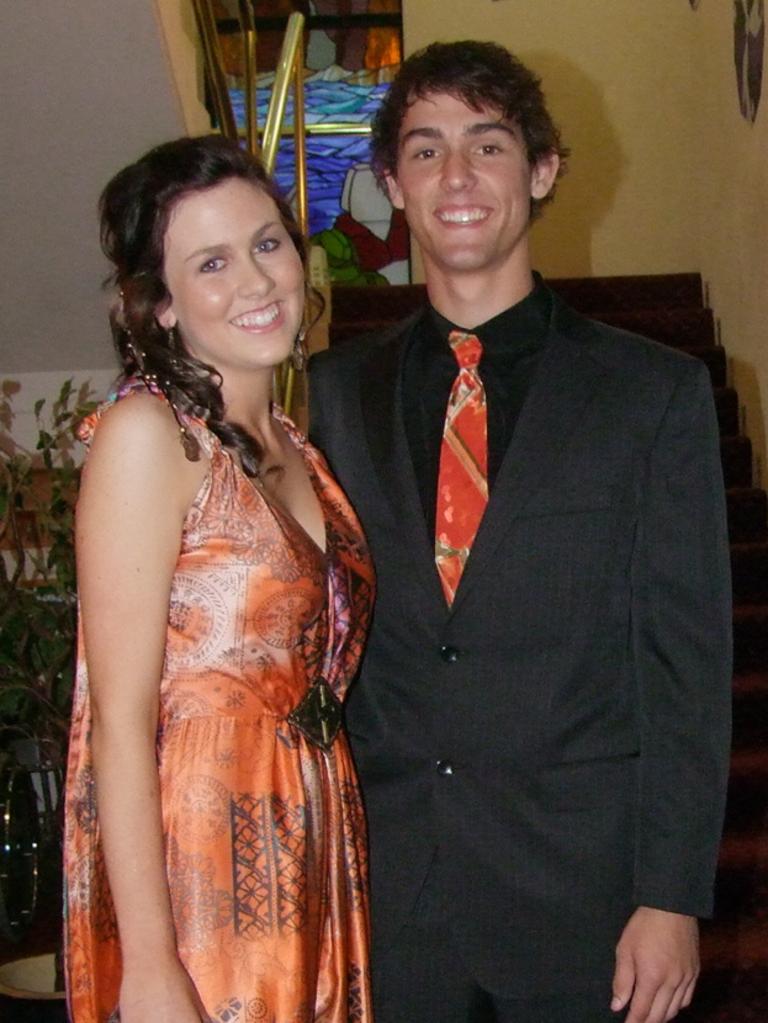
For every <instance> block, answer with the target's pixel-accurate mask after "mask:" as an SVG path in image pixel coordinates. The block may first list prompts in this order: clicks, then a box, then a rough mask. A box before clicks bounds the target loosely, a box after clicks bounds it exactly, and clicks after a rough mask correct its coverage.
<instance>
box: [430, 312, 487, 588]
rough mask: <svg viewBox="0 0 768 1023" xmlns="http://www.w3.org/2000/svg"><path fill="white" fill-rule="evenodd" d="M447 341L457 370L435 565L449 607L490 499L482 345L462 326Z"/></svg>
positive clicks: (444, 450)
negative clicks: (481, 365)
mask: <svg viewBox="0 0 768 1023" xmlns="http://www.w3.org/2000/svg"><path fill="white" fill-rule="evenodd" d="M448 343H449V344H450V346H451V348H452V349H453V353H454V355H455V356H456V360H457V362H458V364H459V374H458V376H457V377H456V379H455V380H454V382H453V387H452V388H451V393H450V396H449V398H448V408H447V410H446V413H445V425H444V426H443V442H442V444H441V446H440V469H439V472H438V477H437V514H436V517H435V564H436V565H437V571H438V574H439V576H440V581H441V583H442V586H443V593H444V594H445V599H446V601H447V602H448V605H449V607H450V605H451V604H452V603H453V598H454V596H455V595H456V590H457V588H458V585H459V580H460V579H461V573H462V572H463V571H464V565H465V563H466V560H467V558H468V557H469V552H470V550H471V548H472V542H473V540H474V539H475V534H476V533H477V527H478V526H479V525H480V519H482V517H483V512H484V511H485V506H486V504H487V503H488V413H487V409H486V401H485V388H484V387H483V382H482V380H481V379H480V375H479V373H478V372H477V366H478V363H479V362H480V356H481V355H482V354H483V346H482V345H481V344H480V341H479V340H478V338H476V337H475V335H474V334H465V333H464V332H463V331H461V330H452V331H451V333H450V334H449V335H448Z"/></svg>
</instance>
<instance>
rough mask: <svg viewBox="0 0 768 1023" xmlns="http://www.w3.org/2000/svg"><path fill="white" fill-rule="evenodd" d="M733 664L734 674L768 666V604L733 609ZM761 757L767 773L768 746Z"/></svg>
mask: <svg viewBox="0 0 768 1023" xmlns="http://www.w3.org/2000/svg"><path fill="white" fill-rule="evenodd" d="M733 663H734V670H735V671H736V672H748V671H759V670H761V669H762V668H764V667H765V665H767V664H768V604H737V605H736V607H735V608H734V609H733ZM763 755H764V756H765V760H766V770H767V771H768V744H767V745H766V750H765V752H764V754H763ZM766 796H768V791H767V792H766Z"/></svg>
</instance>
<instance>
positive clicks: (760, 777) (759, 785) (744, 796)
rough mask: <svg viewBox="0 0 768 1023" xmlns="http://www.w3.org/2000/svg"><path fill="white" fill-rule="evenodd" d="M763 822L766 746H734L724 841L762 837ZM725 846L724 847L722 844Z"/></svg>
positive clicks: (767, 802)
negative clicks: (747, 836)
mask: <svg viewBox="0 0 768 1023" xmlns="http://www.w3.org/2000/svg"><path fill="white" fill-rule="evenodd" d="M767 613H768V611H767ZM766 825H768V749H766V747H765V746H750V747H747V748H745V749H741V748H736V749H734V751H733V754H732V756H731V775H730V780H729V784H728V804H727V806H726V811H725V832H726V836H727V838H726V842H731V841H733V842H735V841H737V839H738V838H741V837H743V836H745V835H753V836H761V837H765V828H766ZM724 849H727V846H726V845H725V843H724ZM766 853H768V849H766ZM723 855H725V853H723Z"/></svg>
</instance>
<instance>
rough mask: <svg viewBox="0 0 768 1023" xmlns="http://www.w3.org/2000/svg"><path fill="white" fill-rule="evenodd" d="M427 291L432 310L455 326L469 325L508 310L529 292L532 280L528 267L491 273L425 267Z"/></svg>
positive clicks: (484, 320)
mask: <svg viewBox="0 0 768 1023" xmlns="http://www.w3.org/2000/svg"><path fill="white" fill-rule="evenodd" d="M425 269H426V278H427V294H428V295H429V301H430V303H431V305H432V307H433V308H434V309H436V310H437V312H438V313H440V315H441V316H444V317H445V319H446V320H450V321H451V323H455V324H456V325H457V326H460V327H466V328H467V329H468V330H471V329H472V328H473V327H477V326H479V325H480V324H481V323H486V322H487V321H488V320H491V319H493V317H494V316H498V315H499V313H503V312H504V310H505V309H510V308H511V307H512V306H513V305H517V303H518V302H522V300H523V299H524V298H525V297H526V295H529V294H530V293H531V291H532V290H533V285H534V280H533V274H532V273H531V269H530V267H526V268H525V270H524V271H518V272H517V273H513V274H510V272H509V270H508V269H507V270H505V272H504V273H503V274H500V275H494V274H489V273H488V272H487V271H484V272H483V273H480V274H457V273H451V274H444V273H441V272H438V271H435V270H433V269H432V268H430V267H425Z"/></svg>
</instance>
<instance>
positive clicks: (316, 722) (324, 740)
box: [288, 678, 342, 753]
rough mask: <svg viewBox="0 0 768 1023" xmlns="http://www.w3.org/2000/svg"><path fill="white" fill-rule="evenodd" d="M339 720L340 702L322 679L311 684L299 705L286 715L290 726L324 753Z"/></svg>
mask: <svg viewBox="0 0 768 1023" xmlns="http://www.w3.org/2000/svg"><path fill="white" fill-rule="evenodd" d="M341 718H342V709H341V701H340V700H339V698H338V696H336V694H335V693H334V691H333V690H332V689H331V687H330V686H329V685H328V683H327V682H326V681H325V679H323V678H321V679H318V680H317V681H316V682H313V683H312V685H311V686H310V687H309V689H308V690H307V692H306V693H305V694H304V697H303V699H302V700H301V703H299V704H297V705H296V706H295V707H294V708H293V710H292V711H291V713H290V714H289V715H288V720H289V721H290V722H291V724H292V725H295V726H296V728H298V730H299V731H300V732H301V733H302V735H304V736H306V738H307V739H309V741H310V742H311V743H312V744H313V745H315V746H319V747H320V749H321V750H325V752H326V753H328V752H330V749H331V746H333V742H334V739H335V738H336V736H337V735H338V733H339V729H340V728H341Z"/></svg>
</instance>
